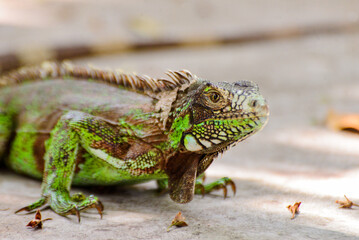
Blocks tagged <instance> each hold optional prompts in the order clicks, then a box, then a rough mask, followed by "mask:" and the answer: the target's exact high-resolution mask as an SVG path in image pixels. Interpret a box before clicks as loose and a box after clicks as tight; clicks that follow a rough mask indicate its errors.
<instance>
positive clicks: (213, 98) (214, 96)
mask: <svg viewBox="0 0 359 240" xmlns="http://www.w3.org/2000/svg"><path fill="white" fill-rule="evenodd" d="M209 98H210V99H211V101H212V102H214V103H216V102H218V101H219V99H220V98H221V96H220V95H219V93H217V92H212V93H211V95H209Z"/></svg>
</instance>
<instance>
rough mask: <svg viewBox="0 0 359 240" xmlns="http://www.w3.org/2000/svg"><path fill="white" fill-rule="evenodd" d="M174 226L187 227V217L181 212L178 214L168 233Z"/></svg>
mask: <svg viewBox="0 0 359 240" xmlns="http://www.w3.org/2000/svg"><path fill="white" fill-rule="evenodd" d="M172 226H176V227H186V226H188V224H187V223H186V222H185V217H184V216H182V213H181V212H178V213H177V215H176V216H175V217H174V219H173V220H172V223H171V225H170V226H169V227H168V228H167V232H168V231H169V230H170V228H171V227H172Z"/></svg>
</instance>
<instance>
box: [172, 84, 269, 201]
mask: <svg viewBox="0 0 359 240" xmlns="http://www.w3.org/2000/svg"><path fill="white" fill-rule="evenodd" d="M180 94H181V95H179V96H177V101H175V105H174V107H175V109H176V111H177V114H176V117H175V119H174V120H173V123H172V125H171V132H170V134H169V140H170V143H171V146H172V147H173V148H175V149H176V148H178V149H180V150H181V151H179V152H178V153H177V154H175V155H174V156H172V157H171V158H170V159H169V160H168V161H167V164H166V172H167V174H168V176H169V189H170V196H171V198H172V199H173V200H174V201H176V202H179V203H187V202H189V201H191V200H192V198H193V193H194V188H195V181H196V177H197V176H198V174H201V173H202V172H203V171H204V170H205V169H206V168H207V167H208V166H209V164H210V163H211V162H212V160H213V158H215V157H216V156H217V153H218V152H223V151H224V150H226V149H227V148H228V147H230V146H233V145H235V144H236V143H238V142H239V141H242V140H244V139H245V138H247V137H248V136H250V135H251V134H253V133H255V132H257V131H259V130H260V129H262V128H263V126H264V125H265V124H266V122H267V119H268V115H269V110H268V105H267V103H266V101H265V99H264V98H263V96H262V95H261V94H260V93H259V90H258V86H257V85H256V84H255V83H253V82H250V81H239V82H235V83H226V82H222V83H211V82H208V81H203V80H196V81H194V82H192V84H190V86H189V87H188V88H186V89H185V91H183V92H182V93H181V92H180Z"/></svg>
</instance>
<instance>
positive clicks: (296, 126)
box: [0, 0, 359, 240]
mask: <svg viewBox="0 0 359 240" xmlns="http://www.w3.org/2000/svg"><path fill="white" fill-rule="evenodd" d="M11 2H12V3H8V2H7V1H0V6H2V8H0V9H2V10H3V14H0V35H1V39H2V40H1V41H0V53H6V52H7V51H15V50H18V49H24V48H28V47H31V46H32V45H34V44H35V45H36V44H38V45H45V46H52V45H54V46H58V45H59V44H65V45H67V44H71V43H79V42H80V43H84V42H86V43H88V42H90V43H91V42H105V43H106V42H109V41H110V40H114V41H118V40H119V39H120V40H123V41H154V40H156V39H162V38H167V37H168V38H173V39H176V38H179V37H183V38H187V37H193V36H195V37H198V36H199V37H201V36H205V35H208V36H210V35H212V34H220V35H221V36H223V35H226V34H227V35H231V34H234V33H236V34H246V33H248V32H251V31H254V32H258V31H264V30H265V31H268V30H271V29H273V30H275V29H280V28H284V27H285V28H291V27H293V28H296V27H298V26H309V25H316V24H329V25H330V24H337V23H341V24H342V23H352V22H355V21H357V19H358V18H357V17H358V16H357V10H358V9H359V8H358V7H359V4H358V3H357V2H355V1H340V2H338V1H316V2H312V1H291V2H290V3H288V2H287V1H248V2H241V1H223V2H221V4H220V3H218V2H217V1H209V2H208V1H196V3H194V4H192V3H190V2H189V1H183V2H182V1H159V0H158V1H155V3H152V4H151V5H149V3H147V2H146V1H140V2H138V3H134V2H133V1H132V2H131V3H129V2H127V1H126V3H125V1H117V2H115V1H104V2H101V3H100V2H99V1H89V2H87V1H74V2H70V1H68V2H67V1H66V2H61V1H28V2H27V3H26V4H19V2H18V1H11ZM30 3H31V4H30ZM77 13H79V14H77ZM95 13H96V14H95ZM94 14H95V17H94V18H91V17H90V16H93V15H94ZM27 19H28V20H27ZM143 19H145V21H143ZM26 20H27V21H26ZM45 20H47V21H45ZM100 20H101V21H100ZM136 21H137V22H136ZM148 22H151V24H150V25H146V24H147V23H148ZM72 23H73V24H72ZM54 26H56V27H55V28H54ZM67 27H68V28H67ZM96 33H98V34H96ZM358 43H359V32H357V31H349V32H348V31H347V32H337V33H331V34H311V35H308V36H305V37H297V38H290V39H287V38H285V39H277V40H274V41H258V42H253V43H246V44H231V45H217V46H207V47H200V46H196V47H195V46H193V47H182V48H168V49H162V50H156V51H138V52H126V53H122V54H120V53H118V54H111V55H103V56H94V57H87V58H83V59H77V60H75V61H76V62H77V63H79V64H83V63H91V64H92V65H95V66H97V67H104V68H109V67H110V68H122V69H124V70H127V71H136V72H138V73H145V74H148V75H150V76H163V72H164V71H166V70H167V69H183V68H185V69H188V70H190V71H191V72H193V73H195V74H196V75H198V76H201V77H203V78H207V79H210V80H212V81H229V82H233V81H236V80H239V79H250V80H253V81H255V82H257V83H258V84H259V86H260V89H261V91H262V93H263V95H264V96H266V98H267V99H268V103H269V105H270V109H271V117H270V120H269V123H268V125H267V126H266V127H265V128H264V129H263V131H262V132H260V133H258V134H256V135H255V136H253V137H251V138H249V139H248V140H246V141H244V142H243V143H241V144H238V145H237V146H236V147H235V148H232V149H231V150H229V151H228V152H226V153H225V154H223V156H221V157H219V158H218V159H217V160H216V161H215V162H214V163H213V164H212V165H211V167H210V168H209V169H208V171H207V176H208V179H207V180H208V181H210V180H214V179H216V178H219V177H223V176H229V177H231V178H232V179H233V180H234V181H235V183H236V185H237V195H236V196H232V195H231V194H229V195H230V197H229V198H227V199H225V200H224V199H223V198H222V196H221V192H214V193H213V194H210V195H206V196H205V197H204V198H202V197H201V196H196V197H195V199H194V200H193V201H192V202H191V203H189V204H186V205H179V204H176V203H174V202H172V201H171V200H170V199H169V197H168V195H161V196H159V195H158V194H157V192H156V191H155V188H156V185H155V183H153V182H150V183H146V184H141V185H136V186H131V187H127V188H123V187H122V188H106V189H91V188H90V189H86V188H84V189H78V188H73V189H72V190H73V192H77V191H82V192H84V193H86V194H95V195H97V196H98V197H99V198H100V199H101V201H102V202H103V204H104V205H105V212H104V216H103V219H102V220H100V219H99V216H98V214H97V213H96V211H94V210H89V211H87V212H85V213H83V214H82V221H81V223H78V222H77V219H76V216H69V217H66V218H65V217H61V216H58V215H56V214H55V213H53V212H52V211H51V210H47V211H43V212H42V215H43V217H45V218H47V217H51V218H53V220H52V221H47V222H45V223H44V229H43V230H37V231H33V230H32V229H27V228H26V227H25V225H26V224H27V223H28V222H29V221H30V220H31V219H32V218H33V215H26V214H18V215H15V214H14V211H15V210H16V209H18V208H20V207H23V206H25V205H26V204H29V203H31V202H33V201H35V200H36V199H37V198H38V197H39V196H40V182H38V181H35V180H32V179H29V178H27V177H24V176H18V175H16V174H14V173H12V172H11V171H8V170H6V169H0V239H37V240H40V239H55V238H56V239H58V238H60V239H69V238H72V239H80V238H83V239H85V238H86V239H359V227H358V226H359V208H357V209H355V208H353V209H339V208H338V205H337V204H335V200H338V199H340V200H343V199H344V197H343V195H344V194H346V195H347V196H348V197H349V198H350V199H351V200H353V201H354V202H358V203H359V188H358V183H359V148H358V146H359V137H358V136H357V135H355V134H350V133H340V132H333V131H331V130H329V129H327V128H326V127H325V125H324V121H325V118H326V115H327V112H328V110H330V109H334V110H337V111H342V112H357V113H359V104H358V101H359V68H358V66H359V44H358ZM296 201H301V202H302V205H301V207H300V214H299V215H297V217H296V218H295V219H293V220H291V219H290V216H291V214H290V212H289V211H288V210H287V208H286V206H287V205H289V204H293V203H294V202H296ZM178 211H181V212H182V214H183V215H184V216H185V217H186V221H187V223H188V225H189V226H188V227H184V228H172V229H171V230H170V231H169V232H167V231H166V229H167V227H168V225H169V224H170V223H171V220H172V218H173V217H174V216H175V215H176V213H177V212H178Z"/></svg>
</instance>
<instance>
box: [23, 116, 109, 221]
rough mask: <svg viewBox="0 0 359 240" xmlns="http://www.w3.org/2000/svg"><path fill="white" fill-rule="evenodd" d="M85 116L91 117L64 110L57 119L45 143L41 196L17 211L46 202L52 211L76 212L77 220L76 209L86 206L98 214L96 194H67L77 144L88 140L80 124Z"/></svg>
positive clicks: (39, 205)
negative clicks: (94, 209)
mask: <svg viewBox="0 0 359 240" xmlns="http://www.w3.org/2000/svg"><path fill="white" fill-rule="evenodd" d="M89 119H92V118H91V116H90V115H88V114H84V113H82V112H76V111H71V112H68V113H67V114H65V115H64V116H62V117H61V118H60V120H59V121H58V123H57V125H56V126H55V128H54V129H53V131H52V132H51V137H50V139H49V141H48V142H47V144H46V153H45V156H44V158H45V170H44V176H43V182H42V196H41V198H40V199H39V200H38V201H36V202H35V203H33V204H31V205H29V206H27V207H24V208H22V209H19V210H18V211H17V212H20V211H23V210H26V211H32V210H34V209H36V208H39V207H41V206H43V205H44V204H46V203H49V205H50V207H51V209H52V210H54V211H55V212H56V213H58V214H60V215H68V214H76V215H77V216H78V218H79V221H80V211H81V210H84V209H87V208H96V209H97V210H98V212H99V214H100V215H101V217H102V210H103V206H102V204H101V202H100V201H99V200H98V199H97V197H94V196H92V195H91V196H89V197H84V196H83V195H79V194H75V195H73V197H71V196H70V193H69V191H70V188H71V183H72V178H73V176H74V172H75V166H76V158H77V154H78V149H79V146H80V144H81V145H83V146H84V145H86V144H88V142H89V141H90V139H88V138H86V131H85V130H84V128H83V124H86V123H87V122H86V121H89ZM81 130H83V131H81ZM84 147H86V146H84ZM79 196H80V197H79Z"/></svg>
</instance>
